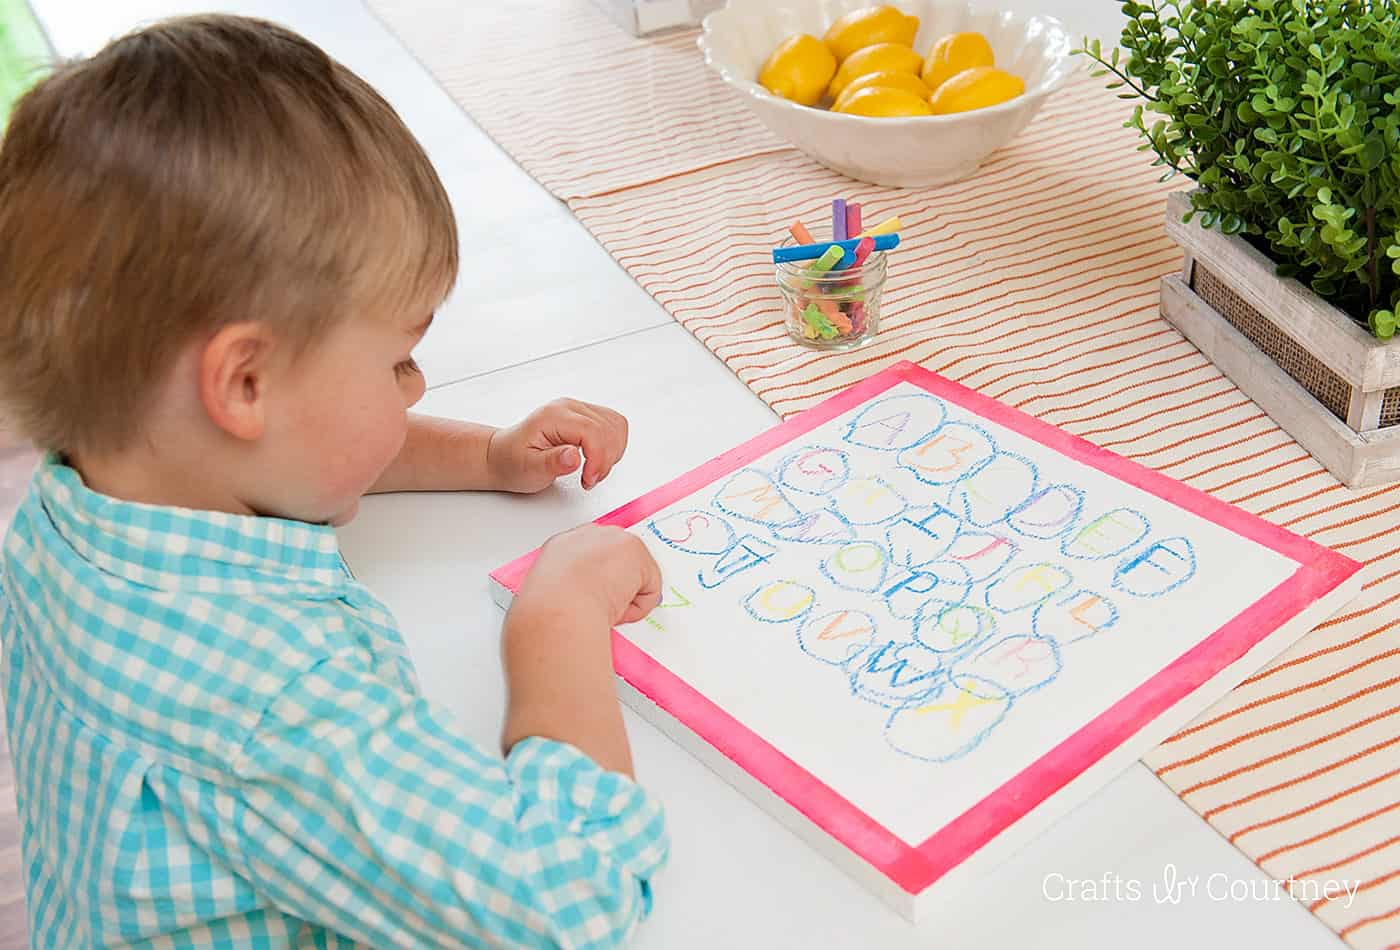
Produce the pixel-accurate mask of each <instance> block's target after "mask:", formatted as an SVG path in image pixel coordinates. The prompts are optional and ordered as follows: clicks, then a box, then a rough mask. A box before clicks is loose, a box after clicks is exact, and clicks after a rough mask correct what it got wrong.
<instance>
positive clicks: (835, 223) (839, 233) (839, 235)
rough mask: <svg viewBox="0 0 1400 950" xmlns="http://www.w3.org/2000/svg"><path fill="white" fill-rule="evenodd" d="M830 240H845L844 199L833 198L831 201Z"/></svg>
mask: <svg viewBox="0 0 1400 950" xmlns="http://www.w3.org/2000/svg"><path fill="white" fill-rule="evenodd" d="M831 239H832V240H833V241H844V240H846V199H845V198H833V199H832V200H831Z"/></svg>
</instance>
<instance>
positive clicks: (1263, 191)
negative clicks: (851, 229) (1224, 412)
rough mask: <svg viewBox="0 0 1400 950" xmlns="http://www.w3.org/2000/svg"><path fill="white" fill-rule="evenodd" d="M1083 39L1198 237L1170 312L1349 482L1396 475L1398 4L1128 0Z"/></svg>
mask: <svg viewBox="0 0 1400 950" xmlns="http://www.w3.org/2000/svg"><path fill="white" fill-rule="evenodd" d="M1123 13H1124V14H1125V16H1126V17H1127V23H1126V25H1125V27H1124V29H1123V35H1122V37H1121V40H1120V46H1119V47H1118V48H1115V49H1112V50H1110V51H1107V52H1106V51H1105V50H1104V49H1103V47H1102V45H1101V44H1100V43H1099V42H1098V41H1088V40H1086V41H1085V43H1084V46H1083V48H1082V49H1081V50H1079V52H1080V53H1083V54H1084V55H1087V56H1089V57H1090V58H1092V59H1093V60H1095V61H1096V62H1097V64H1098V68H1097V70H1096V73H1095V74H1096V75H1104V76H1110V77H1111V82H1110V87H1111V88H1117V89H1119V90H1120V95H1121V96H1122V97H1124V98H1129V99H1133V98H1141V99H1142V100H1143V101H1142V102H1140V103H1139V104H1138V106H1137V108H1136V109H1135V110H1134V113H1133V116H1132V118H1131V119H1130V120H1129V122H1128V124H1129V126H1130V127H1133V128H1136V129H1137V130H1138V131H1139V133H1140V134H1141V135H1142V138H1143V144H1142V145H1141V148H1142V149H1143V150H1150V151H1151V152H1153V153H1155V155H1156V159H1155V161H1154V164H1157V165H1161V166H1163V169H1164V171H1163V175H1164V177H1170V176H1173V175H1178V174H1179V175H1184V176H1186V177H1188V178H1190V179H1193V180H1194V181H1195V182H1196V185H1197V187H1196V189H1195V190H1192V191H1190V192H1187V193H1179V194H1176V195H1173V196H1172V199H1171V201H1170V202H1169V203H1168V208H1167V229H1168V231H1169V233H1170V234H1171V236H1172V237H1173V239H1174V240H1176V241H1177V243H1179V244H1181V245H1182V247H1183V249H1184V250H1185V252H1186V264H1185V268H1184V270H1183V272H1182V274H1181V276H1179V277H1178V276H1170V277H1167V278H1165V279H1164V280H1163V282H1162V312H1163V314H1164V316H1166V317H1167V319H1168V320H1170V321H1171V322H1172V323H1174V324H1175V325H1176V326H1177V327H1178V328H1179V329H1180V330H1181V331H1182V332H1183V333H1184V334H1185V335H1186V336H1187V337H1188V338H1190V339H1191V341H1192V342H1193V343H1195V344H1196V345H1197V346H1198V347H1200V349H1201V350H1202V351H1203V352H1204V353H1206V355H1208V356H1209V357H1211V359H1213V360H1214V361H1215V362H1216V364H1217V365H1218V366H1220V368H1221V369H1222V371H1224V372H1225V373H1226V374H1227V375H1229V376H1230V377H1231V378H1232V379H1233V380H1234V381H1235V383H1236V384H1237V385H1238V386H1239V387H1240V388H1241V389H1242V390H1244V391H1245V392H1246V393H1248V394H1249V395H1250V396H1251V397H1253V398H1254V400H1255V401H1256V402H1257V403H1259V405H1260V406H1261V408H1263V409H1264V410H1265V411H1266V412H1268V413H1269V414H1270V415H1271V416H1273V418H1274V420H1275V421H1277V422H1278V423H1279V425H1281V426H1282V427H1283V428H1284V429H1286V430H1287V431H1288V432H1289V433H1290V434H1291V435H1293V437H1294V438H1295V439H1297V440H1298V442H1299V443H1301V444H1302V445H1303V446H1304V447H1306V448H1307V449H1308V450H1309V451H1310V452H1312V453H1313V455H1314V456H1316V457H1317V458H1318V459H1319V461H1321V462H1322V463H1323V464H1324V465H1326V466H1327V467H1328V468H1329V469H1330V470H1331V471H1332V472H1333V473H1334V474H1335V475H1337V477H1338V478H1340V479H1341V480H1342V481H1344V482H1346V483H1347V484H1348V485H1352V486H1361V485H1369V484H1377V483H1380V482H1384V481H1390V480H1393V479H1396V478H1400V339H1396V340H1395V341H1394V342H1388V341H1390V340H1391V338H1392V337H1394V336H1395V335H1396V332H1397V326H1398V325H1400V317H1397V314H1400V235H1397V230H1398V229H1400V2H1398V0H1221V2H1207V0H1149V2H1145V3H1144V2H1137V0H1128V2H1126V3H1124V4H1123Z"/></svg>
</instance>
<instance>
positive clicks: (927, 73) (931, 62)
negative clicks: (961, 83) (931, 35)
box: [922, 33, 997, 90]
mask: <svg viewBox="0 0 1400 950" xmlns="http://www.w3.org/2000/svg"><path fill="white" fill-rule="evenodd" d="M996 64H997V63H996V56H994V55H993V54H992V45H991V44H990V43H988V42H987V38H986V37H985V36H983V35H982V34H981V33H949V34H948V35H947V36H945V37H943V39H941V40H939V41H938V42H937V43H934V44H933V49H931V50H929V51H928V58H927V59H926V60H924V71H923V76H922V78H923V80H924V85H926V86H928V87H929V89H934V90H936V89H937V88H938V87H939V86H940V85H942V84H943V82H944V81H946V80H948V79H951V78H953V77H954V76H956V75H957V74H958V73H960V72H962V71H963V70H965V69H972V68H974V67H977V66H995V65H996Z"/></svg>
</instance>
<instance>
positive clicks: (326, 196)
mask: <svg viewBox="0 0 1400 950" xmlns="http://www.w3.org/2000/svg"><path fill="white" fill-rule="evenodd" d="M456 267H457V245H456V233H455V229H454V224H453V218H452V212H451V209H450V207H449V206H448V201H447V197H446V194H445V193H444V191H443V189H442V185H441V183H440V182H439V180H438V178H437V176H436V174H435V173H434V172H433V169H432V167H431V165H430V164H429V162H428V160H427V158H426V156H425V155H424V154H423V152H422V150H421V149H420V148H419V146H418V144H417V143H416V142H415V141H414V139H413V137H412V135H411V134H410V133H409V132H408V130H407V129H406V128H404V126H403V125H402V123H401V122H400V121H399V119H398V117H397V116H396V115H395V114H394V112H393V110H392V109H391V108H390V107H389V106H388V105H387V104H386V103H385V102H384V101H383V100H382V99H381V98H380V97H379V96H378V95H376V94H375V93H374V92H373V90H371V89H370V88H369V87H368V86H367V85H366V84H365V83H364V82H363V81H361V80H360V79H358V78H357V77H356V76H354V75H353V74H352V73H350V72H349V71H348V70H346V69H345V68H344V67H343V66H341V65H339V64H338V63H336V62H334V61H333V60H331V59H330V58H329V57H327V56H326V55H325V54H324V53H323V52H322V51H321V50H319V49H317V48H316V47H315V46H313V45H311V44H310V43H308V42H306V41H305V40H303V39H302V38H300V37H299V36H296V35H295V34H293V33H290V32H288V31H286V30H284V29H281V28H279V27H276V26H274V25H272V24H269V23H265V22H261V21H255V20H247V19H241V18H235V17H222V16H206V17H197V18H186V19H179V20H172V21H168V22H165V23H162V24H157V25H155V26H152V27H150V28H148V29H145V30H142V31H140V32H137V33H135V34H133V35H131V36H128V37H126V38H124V39H121V40H118V41H116V42H114V43H112V44H111V45H110V46H108V47H107V48H106V49H104V50H103V51H102V52H100V53H98V54H97V55H96V56H94V57H92V58H91V59H89V60H85V61H82V62H78V63H74V64H69V65H67V66H64V67H61V68H59V69H58V70H57V71H56V73H55V74H54V75H52V76H51V77H50V78H48V79H47V80H45V81H44V82H42V83H41V84H40V85H39V86H38V87H36V88H35V89H34V90H32V91H31V92H30V93H29V94H28V95H27V96H26V97H25V98H24V99H23V100H22V101H21V102H20V103H19V104H18V106H17V109H16V111H15V113H14V115H13V117H12V120H11V123H10V126H9V129H8V132H7V134H6V137H5V139H4V140H3V142H2V143H0V406H3V412H4V413H5V414H6V415H7V417H8V418H11V419H13V420H15V421H16V422H17V424H18V425H19V427H20V428H21V430H22V431H23V433H24V434H26V435H27V436H28V437H29V438H31V439H33V440H34V442H35V443H36V444H37V445H38V446H40V447H41V448H44V449H46V450H47V452H48V454H47V456H46V457H45V460H44V461H43V462H42V464H41V465H40V467H39V470H38V471H37V472H36V474H35V476H34V481H33V484H32V486H31V489H30V492H29V495H28V497H27V499H26V500H25V501H24V503H23V505H22V506H21V508H20V510H19V512H18V513H17V514H16V516H15V519H14V522H13V525H12V527H11V529H10V533H9V536H8V538H7V539H6V543H5V547H4V554H3V559H0V638H3V649H4V666H3V683H4V702H5V708H6V712H7V714H8V717H9V731H10V737H11V745H12V751H13V755H14V760H15V772H16V777H17V783H18V784H17V794H18V800H19V809H20V814H21V818H22V820H23V823H24V829H23V855H24V861H25V870H26V875H27V883H28V898H29V915H30V928H31V940H32V941H33V943H34V945H36V946H40V947H60V948H70V947H79V946H128V945H135V944H138V943H139V944H141V945H142V946H147V945H150V946H165V947H245V946H248V947H286V946H296V947H311V946H316V947H327V946H333V947H339V946H352V945H370V946H375V947H389V946H396V947H455V946H487V945H490V946H504V945H510V946H514V945H523V946H566V947H582V946H611V945H614V944H616V943H617V942H620V941H621V940H623V939H625V938H626V936H627V935H628V934H629V933H630V932H631V930H632V929H633V927H634V926H635V924H636V922H637V921H638V920H639V919H641V918H642V917H644V916H645V914H646V913H647V911H648V910H649V907H650V902H651V895H650V879H651V877H652V875H653V874H654V873H655V872H656V871H657V870H658V868H659V867H660V866H661V865H662V863H663V862H664V860H665V856H666V849H667V843H666V838H665V832H664V828H663V822H662V818H661V811H660V808H659V807H658V805H657V804H656V802H654V801H653V800H651V799H650V798H648V796H647V795H646V794H645V793H644V792H642V791H641V789H640V788H638V786H636V785H635V784H634V783H633V782H632V781H631V780H630V778H629V776H630V772H631V762H630V759H629V753H628V748H627V740H626V736H625V734H624V732H623V728H622V722H621V717H620V713H619V710H618V706H617V702H616V699H615V696H614V693H613V685H612V670H611V660H610V647H609V636H608V631H609V628H610V627H611V626H612V625H613V624H615V623H618V622H626V621H631V620H636V619H640V618H641V617H642V616H644V615H645V614H646V613H647V612H648V611H649V610H650V609H651V607H652V606H654V605H655V603H656V600H657V593H658V590H659V586H660V577H659V574H658V571H657V567H656V564H655V562H654V561H652V560H651V558H650V557H649V556H648V555H647V553H646V551H645V548H644V547H643V545H642V544H641V543H640V541H638V540H637V539H635V538H633V537H631V536H629V535H627V534H625V533H624V532H620V531H616V530H608V529H602V528H595V527H592V526H589V527H586V528H582V529H579V530H577V531H574V532H570V533H568V534H566V535H562V536H560V537H559V538H556V539H554V540H553V541H551V542H550V543H549V544H548V545H546V547H545V550H544V553H543V555H542V556H541V558H540V560H539V562H538V566H537V567H536V568H535V569H534V571H533V572H532V573H531V575H530V577H529V578H528V579H527V581H526V583H525V586H524V588H523V589H522V590H521V591H520V594H519V596H518V598H517V600H516V602H515V606H514V607H513V608H512V610H511V611H510V613H509V615H508V616H507V619H506V622H505V626H504V630H503V635H502V636H503V650H504V654H505V660H506V671H507V672H506V675H507V678H508V687H509V703H508V708H507V710H506V717H505V728H504V736H503V748H504V750H505V752H506V756H505V758H504V759H501V758H500V757H498V756H495V755H492V754H489V753H488V752H486V751H483V750H481V749H478V748H476V747H474V746H472V745H471V744H470V743H468V742H467V741H465V740H464V739H463V738H461V736H460V735H459V733H458V731H457V730H456V729H455V728H454V724H453V723H452V722H451V720H450V717H449V716H447V715H446V714H445V713H444V712H443V711H442V710H440V709H438V708H436V707H434V706H432V705H431V704H429V703H427V702H426V701H425V700H424V699H423V697H422V696H421V695H419V693H418V691H417V688H416V684H415V680H414V675H413V671H412V668H411V664H410V663H409V660H408V657H407V656H406V654H405V651H404V648H403V642H402V640H401V638H400V636H399V634H398V632H397V630H396V629H395V626H394V621H393V618H392V617H391V616H390V615H389V613H388V611H387V610H386V609H385V608H384V607H383V606H382V605H381V604H380V603H379V602H378V601H376V600H375V599H374V597H373V596H372V595H370V594H369V592H368V591H366V590H365V589H364V588H363V587H361V586H360V585H358V584H357V583H355V582H354V581H353V580H352V579H351V578H350V577H349V575H348V574H347V572H346V571H345V568H344V565H343V562H342V561H341V559H340V556H339V553H338V551H337V548H336V541H335V535H334V532H333V530H332V528H331V527H330V525H333V524H338V523H341V522H342V521H344V520H346V519H348V518H349V517H350V516H351V515H352V514H353V512H354V510H355V507H356V505H357V500H358V498H359V496H360V495H361V494H362V493H364V492H365V491H372V490H417V489H496V490H506V491H526V492H529V491H538V490H539V489H541V488H543V487H545V486H546V485H548V484H550V483H551V482H552V481H553V480H554V479H555V478H556V477H558V476H560V475H563V474H566V473H569V472H572V471H575V470H577V469H578V468H579V465H580V463H581V462H582V463H583V468H582V476H581V477H582V481H583V485H584V487H585V488H589V487H592V485H594V484H596V483H597V482H598V481H599V480H600V479H602V478H604V477H606V476H607V474H608V471H609V469H610V468H611V467H612V465H613V464H614V463H615V462H616V461H617V459H618V458H619V457H620V456H621V455H622V452H623V450H624V448H625V444H626V424H625V422H624V421H623V419H622V417H621V416H619V415H617V414H616V413H614V412H611V411H609V410H607V409H602V408H600V407H597V406H591V405H587V404H584V403H579V402H573V401H560V402H555V403H551V404H550V405H548V406H546V407H544V408H543V409H541V410H538V411H536V412H535V413H533V414H532V415H531V416H530V417H529V418H527V419H526V420H525V421H524V422H522V423H520V424H519V425H517V426H514V427H512V428H508V429H502V430H499V431H497V430H493V429H490V428H488V427H485V426H472V425H466V424H456V423H449V422H446V421H443V420H431V419H427V418H421V417H413V416H410V415H409V414H408V412H407V409H408V407H410V406H411V405H412V404H413V403H415V402H416V401H417V400H418V398H419V397H420V396H421V395H422V393H423V389H424V383H423V379H422V377H421V376H420V374H419V372H418V369H417V366H416V365H415V364H414V362H413V360H412V357H411V355H410V350H411V349H412V347H413V346H414V344H416V343H417V341H418V340H419V338H420V337H421V336H422V335H423V333H424V331H426V329H427V326H428V323H429V322H430V320H431V314H432V311H433V309H434V308H435V307H436V306H437V305H438V304H439V303H440V302H441V300H442V298H443V297H444V295H445V294H446V292H447V290H448V288H449V287H450V286H451V285H452V283H453V281H454V280H455V277H456ZM580 450H581V451H580ZM581 456H582V458H581ZM584 458H586V461H584Z"/></svg>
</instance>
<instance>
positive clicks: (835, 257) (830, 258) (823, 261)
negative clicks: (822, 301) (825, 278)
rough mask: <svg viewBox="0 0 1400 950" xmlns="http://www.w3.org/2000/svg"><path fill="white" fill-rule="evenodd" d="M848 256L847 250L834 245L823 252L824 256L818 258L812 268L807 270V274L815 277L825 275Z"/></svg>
mask: <svg viewBox="0 0 1400 950" xmlns="http://www.w3.org/2000/svg"><path fill="white" fill-rule="evenodd" d="M845 254H846V249H845V248H843V247H842V246H841V245H839V244H833V245H831V246H830V247H828V248H827V249H826V250H825V251H823V252H822V256H821V257H819V258H817V259H816V261H815V262H814V263H813V264H812V266H811V267H809V268H807V273H808V274H810V275H811V276H813V277H816V276H818V275H820V274H825V273H826V272H827V271H829V270H831V269H832V268H833V267H835V266H836V262H837V261H839V260H841V258H842V257H844V256H845Z"/></svg>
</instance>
